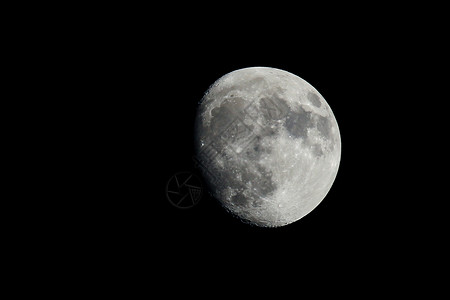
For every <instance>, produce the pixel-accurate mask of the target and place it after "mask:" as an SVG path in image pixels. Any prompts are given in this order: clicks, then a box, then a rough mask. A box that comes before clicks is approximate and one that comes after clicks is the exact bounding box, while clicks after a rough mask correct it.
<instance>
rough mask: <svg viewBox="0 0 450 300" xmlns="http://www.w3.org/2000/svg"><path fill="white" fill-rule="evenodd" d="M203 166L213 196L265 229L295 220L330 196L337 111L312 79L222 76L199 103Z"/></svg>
mask: <svg viewBox="0 0 450 300" xmlns="http://www.w3.org/2000/svg"><path fill="white" fill-rule="evenodd" d="M195 144H196V156H195V158H196V162H197V164H198V166H199V167H200V169H201V172H202V174H203V177H204V179H205V181H206V183H207V185H208V188H209V191H210V192H211V194H212V195H213V196H214V198H216V199H217V200H219V201H220V203H221V204H222V205H223V207H225V208H226V209H227V210H228V211H229V212H231V213H232V214H234V215H236V216H237V217H239V218H240V219H241V220H243V221H245V222H248V223H251V224H254V225H257V226H262V227H278V226H284V225H287V224H290V223H292V222H295V221H297V220H299V219H301V218H302V217H304V216H305V215H307V214H308V213H309V212H311V211H312V210H313V209H314V208H315V207H316V206H317V205H318V204H319V203H320V202H321V201H322V200H323V199H324V198H325V196H326V195H327V193H328V192H329V190H330V188H331V186H332V184H333V182H334V179H335V177H336V174H337V171H338V168H339V162H340V157H341V138H340V133H339V128H338V124H337V122H336V119H335V117H334V115H333V112H332V111H331V108H330V107H329V105H328V104H327V102H326V101H325V99H324V98H323V97H322V96H321V95H320V94H319V92H318V91H317V90H316V89H315V88H314V87H312V86H311V85H310V84H309V83H307V82H306V81H305V80H303V79H301V78H300V77H298V76H296V75H294V74H291V73H289V72H287V71H283V70H280V69H275V68H266V67H254V68H245V69H240V70H236V71H233V72H231V73H228V74H226V75H224V76H223V77H221V78H219V79H218V80H217V81H216V82H215V83H214V84H213V85H211V86H210V88H209V89H208V90H207V92H206V93H205V95H204V97H203V99H202V101H201V102H200V105H199V108H198V111H197V117H196V122H195Z"/></svg>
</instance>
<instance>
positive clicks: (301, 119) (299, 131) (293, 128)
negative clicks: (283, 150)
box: [284, 108, 312, 138]
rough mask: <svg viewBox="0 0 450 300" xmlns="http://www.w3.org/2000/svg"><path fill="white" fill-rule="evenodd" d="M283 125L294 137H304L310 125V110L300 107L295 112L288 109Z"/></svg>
mask: <svg viewBox="0 0 450 300" xmlns="http://www.w3.org/2000/svg"><path fill="white" fill-rule="evenodd" d="M284 126H285V128H286V129H287V131H288V132H289V134H290V135H292V136H293V137H294V138H300V137H301V138H306V137H307V134H308V128H309V127H311V126H312V120H311V112H309V111H305V110H304V109H302V108H300V109H299V110H298V111H296V112H294V111H289V114H288V116H287V118H286V122H285V123H284Z"/></svg>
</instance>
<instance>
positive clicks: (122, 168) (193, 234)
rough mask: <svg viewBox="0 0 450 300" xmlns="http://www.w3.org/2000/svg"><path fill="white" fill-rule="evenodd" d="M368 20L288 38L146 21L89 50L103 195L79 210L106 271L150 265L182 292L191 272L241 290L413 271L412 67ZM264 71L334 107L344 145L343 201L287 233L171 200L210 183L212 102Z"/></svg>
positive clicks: (276, 31)
mask: <svg viewBox="0 0 450 300" xmlns="http://www.w3.org/2000/svg"><path fill="white" fill-rule="evenodd" d="M362 19H363V17H361V19H357V20H355V19H351V20H352V22H344V21H343V20H335V21H330V22H328V23H326V26H318V25H317V24H316V23H309V24H305V25H299V24H296V23H295V20H296V19H295V18H291V19H290V21H285V22H281V23H277V24H278V26H271V25H272V23H269V24H265V25H261V22H260V23H258V24H260V25H261V26H254V25H253V23H252V22H248V23H246V24H242V23H239V22H238V23H237V24H235V26H228V23H227V22H223V23H221V24H220V25H214V26H212V25H210V24H211V23H210V22H211V20H203V19H201V20H200V21H199V22H198V23H195V24H192V23H190V22H175V24H172V26H169V24H166V23H164V22H163V23H160V22H159V21H155V22H151V23H150V24H148V23H147V22H146V21H145V20H147V19H143V21H142V20H141V21H142V22H141V21H140V20H133V21H129V22H127V26H124V25H123V24H120V25H117V27H112V28H109V29H108V31H107V32H105V31H103V30H99V31H98V32H95V33H94V34H92V33H91V36H92V41H91V43H89V44H88V45H89V46H84V45H83V46H77V47H78V48H75V52H76V53H78V54H77V55H76V56H75V57H74V65H77V64H79V65H78V66H76V68H84V66H87V65H88V68H86V70H85V72H84V74H85V77H83V78H80V79H78V80H79V82H80V83H82V84H83V86H88V87H89V88H92V90H89V94H90V96H91V97H87V98H85V99H86V100H84V101H85V102H86V103H85V104H86V105H85V106H83V109H84V108H86V107H87V108H88V109H87V110H88V112H87V113H86V112H84V114H83V115H86V114H87V115H88V116H89V117H88V119H89V121H88V122H87V123H86V124H88V125H87V126H86V127H87V128H86V131H88V132H89V135H88V136H89V142H90V143H89V149H85V152H86V153H88V154H86V155H87V156H88V158H89V161H94V162H95V163H94V168H93V169H92V165H90V168H89V170H90V171H89V172H88V174H86V177H87V178H89V180H88V181H89V184H90V186H92V187H94V188H95V189H94V190H95V192H91V193H90V194H89V197H87V198H86V199H87V200H85V202H86V203H85V206H83V205H81V204H80V207H83V209H84V211H83V218H84V217H85V216H86V215H87V217H86V222H85V223H86V224H89V226H87V225H86V227H85V232H86V236H83V239H86V238H87V239H88V240H89V241H90V243H92V244H89V245H91V249H95V250H94V251H98V256H97V257H98V258H99V259H100V260H101V261H103V262H105V267H106V268H115V267H117V265H122V266H123V265H128V264H132V265H137V266H140V267H137V268H138V269H139V271H136V272H142V269H144V270H148V272H151V273H154V274H157V276H158V277H159V278H160V279H162V280H163V281H169V282H170V280H175V282H176V283H177V284H180V282H181V281H183V280H185V279H186V278H192V276H193V275H192V273H195V274H197V273H198V274H199V275H195V276H194V277H193V278H192V279H193V280H194V281H196V280H199V281H201V280H206V279H208V278H210V277H211V278H212V279H214V278H215V276H219V275H221V274H224V273H227V272H229V271H233V274H234V275H235V276H236V277H237V278H236V280H239V279H238V278H243V277H245V276H246V274H251V276H252V277H256V278H259V277H261V278H262V277H265V276H268V275H269V274H287V273H288V272H291V270H297V271H298V272H301V273H303V274H304V275H306V276H313V277H314V278H321V277H322V276H326V275H324V272H326V273H327V274H332V275H327V276H334V277H336V278H338V277H339V276H340V275H339V272H340V271H341V270H346V272H352V273H353V274H354V275H356V276H358V274H367V273H368V272H371V271H370V270H377V269H378V270H379V269H383V268H384V266H386V264H387V260H391V259H393V260H395V261H396V262H397V263H400V264H401V263H402V262H403V261H404V258H403V254H404V253H403V249H404V248H403V247H399V245H403V244H404V242H406V241H409V239H410V237H411V236H413V235H414V234H415V232H414V231H413V229H412V228H413V226H412V225H411V224H410V222H408V219H409V218H410V217H411V216H410V215H409V214H408V210H409V208H408V206H407V205H406V206H405V205H404V204H405V202H408V199H405V197H404V190H405V189H406V186H405V184H404V183H401V182H399V181H398V180H397V178H398V176H399V174H402V173H404V172H405V168H404V165H405V161H404V160H405V155H404V153H405V149H404V144H403V143H404V142H405V141H407V136H406V135H405V134H403V133H402V127H405V126H408V123H407V122H405V121H404V119H403V118H399V114H398V112H399V111H401V112H402V114H403V113H406V108H405V107H401V108H400V109H399V106H401V103H404V102H399V101H398V99H399V94H401V93H402V92H403V90H404V86H403V85H402V83H401V81H400V80H398V78H399V77H398V75H399V74H400V70H401V71H402V72H406V71H408V64H407V60H406V59H405V57H404V56H403V49H404V48H403V47H401V46H400V45H401V44H402V42H401V39H402V37H401V36H398V35H397V34H396V33H397V32H396V31H394V32H391V31H390V29H383V28H381V27H379V26H378V23H377V22H371V21H369V22H366V23H362V24H363V28H362V29H361V28H359V27H358V26H357V24H358V22H362ZM127 21H128V20H127ZM277 22H279V21H277ZM219 23H220V22H219ZM265 23H266V22H265ZM130 24H131V25H130ZM214 24H216V23H214ZM92 45H95V46H92ZM253 66H266V67H274V68H279V69H283V70H286V71H289V72H291V73H293V74H296V75H298V76H300V77H301V78H303V79H305V80H306V81H307V82H309V83H310V84H311V85H312V86H314V87H315V88H316V89H317V90H318V91H319V92H320V93H321V95H322V96H323V97H324V98H325V99H326V101H327V102H328V104H329V105H330V107H331V108H332V110H333V112H334V114H335V117H336V119H337V122H338V124H339V129H340V134H341V141H342V155H341V162H340V167H339V171H338V174H337V177H336V180H335V182H334V184H333V186H332V188H331V190H330V192H329V193H328V195H327V196H326V198H325V199H324V200H323V201H322V202H321V203H320V205H319V206H318V207H317V208H316V209H314V210H313V211H312V212H311V213H309V214H308V215H307V216H305V217H304V218H302V219H300V220H299V221H297V222H295V223H292V224H289V225H287V226H284V227H281V228H259V227H254V226H250V225H248V224H244V223H242V222H241V221H239V220H238V219H236V218H234V217H233V216H231V215H230V214H228V213H227V212H226V211H225V210H224V209H223V208H222V207H220V205H219V203H218V202H217V201H216V200H215V199H213V198H212V197H210V196H209V195H208V194H207V193H206V191H205V193H204V194H203V197H202V199H201V200H200V203H199V204H198V205H197V206H195V207H193V208H191V209H188V210H180V209H177V208H175V207H174V206H172V205H171V204H170V203H169V201H168V200H167V198H166V194H165V187H166V184H167V182H168V180H169V179H170V178H171V177H172V176H173V175H174V174H175V173H177V172H180V171H192V172H195V173H197V174H198V170H196V169H195V167H194V164H193V160H192V157H193V155H194V151H193V125H194V118H195V113H196V108H197V105H198V102H199V101H200V100H201V98H202V96H203V94H204V92H205V91H206V90H207V89H208V87H209V86H210V85H211V84H212V83H214V81H215V80H217V79H218V78H220V77H221V76H223V75H225V74H226V73H228V72H231V71H233V70H236V69H240V68H245V67H253ZM92 91H95V92H94V93H93V92H92ZM83 99H84V98H83ZM386 107H389V108H388V109H387V108H386ZM398 109H399V110H398ZM92 123H93V124H92ZM91 125H93V126H91ZM399 132H400V133H401V134H399ZM83 139H86V138H85V137H83ZM399 170H402V171H399ZM91 199H95V200H94V201H91ZM82 203H84V202H83V201H82ZM86 207H88V209H85V208H86ZM399 216H401V217H399ZM87 220H89V221H87ZM80 222H81V223H82V224H84V219H82V220H81V221H80ZM80 226H81V227H83V225H80ZM92 245H95V246H92ZM117 257H119V258H120V259H118V260H116V259H115V258H117ZM110 261H114V262H115V264H110V263H109V262H110ZM389 267H391V266H389ZM299 270H300V271H299ZM303 270H305V271H303ZM306 270H308V271H306ZM325 270H326V271H325ZM198 271H199V272H198ZM333 272H335V273H333ZM374 272H375V271H374ZM183 278H184V279H183Z"/></svg>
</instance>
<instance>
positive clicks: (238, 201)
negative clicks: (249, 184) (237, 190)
mask: <svg viewBox="0 0 450 300" xmlns="http://www.w3.org/2000/svg"><path fill="white" fill-rule="evenodd" d="M231 202H232V203H233V204H235V205H237V206H243V207H245V206H247V205H248V204H249V201H248V199H247V197H245V196H244V195H243V194H237V195H234V196H232V197H231Z"/></svg>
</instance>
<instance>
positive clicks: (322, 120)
mask: <svg viewBox="0 0 450 300" xmlns="http://www.w3.org/2000/svg"><path fill="white" fill-rule="evenodd" d="M317 130H319V132H320V133H321V134H322V135H323V136H324V137H326V138H329V137H330V134H331V123H330V120H328V118H327V117H322V116H320V115H318V119H317Z"/></svg>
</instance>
